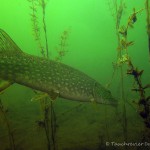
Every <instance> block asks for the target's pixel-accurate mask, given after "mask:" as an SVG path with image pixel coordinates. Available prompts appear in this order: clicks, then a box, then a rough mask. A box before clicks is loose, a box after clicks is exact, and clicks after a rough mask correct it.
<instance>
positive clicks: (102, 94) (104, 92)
mask: <svg viewBox="0 0 150 150" xmlns="http://www.w3.org/2000/svg"><path fill="white" fill-rule="evenodd" d="M93 93H94V99H95V101H96V102H97V103H100V104H106V105H112V106H117V105H118V102H117V100H116V99H115V98H114V97H113V96H112V94H111V92H110V91H109V90H108V89H106V88H104V87H103V86H102V85H100V84H99V83H97V82H96V83H95V87H94V91H93Z"/></svg>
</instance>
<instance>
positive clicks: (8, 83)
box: [0, 79, 13, 94]
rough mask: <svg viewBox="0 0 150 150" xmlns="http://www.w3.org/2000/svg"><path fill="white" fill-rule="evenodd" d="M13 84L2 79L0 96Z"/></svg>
mask: <svg viewBox="0 0 150 150" xmlns="http://www.w3.org/2000/svg"><path fill="white" fill-rule="evenodd" d="M12 84H13V82H11V81H6V80H2V79H0V94H1V93H2V92H3V91H4V90H5V89H7V88H8V87H9V86H10V85H12Z"/></svg>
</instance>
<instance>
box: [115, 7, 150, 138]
mask: <svg viewBox="0 0 150 150" xmlns="http://www.w3.org/2000/svg"><path fill="white" fill-rule="evenodd" d="M143 10H144V9H140V10H138V11H136V10H135V8H133V12H132V13H131V15H130V16H129V17H128V20H127V24H126V25H125V26H122V27H120V28H119V29H118V35H117V36H118V42H119V44H118V45H119V46H118V48H117V50H118V51H119V52H118V53H119V54H118V60H117V62H116V65H117V66H119V67H120V66H122V65H123V64H127V66H128V69H127V72H126V73H127V74H128V75H132V76H133V77H134V80H135V83H136V85H137V88H135V87H134V88H133V89H132V91H135V92H138V93H139V100H138V102H135V101H134V103H136V104H137V105H138V106H139V108H138V112H139V115H140V116H141V117H142V118H143V119H144V123H145V127H146V131H145V133H144V134H145V135H146V133H147V132H148V133H149V130H147V129H149V128H150V105H149V104H150V103H149V101H150V96H146V89H148V88H150V84H146V85H145V86H143V84H142V81H141V77H142V75H143V72H144V70H139V69H137V67H135V66H134V65H133V62H132V60H131V57H130V56H129V54H128V47H129V46H132V45H133V44H134V41H128V40H127V39H128V32H129V28H131V29H132V28H133V27H134V24H135V23H136V21H137V14H139V13H141V12H142V11H143ZM147 138H148V136H147ZM144 139H145V137H144ZM143 141H144V140H143Z"/></svg>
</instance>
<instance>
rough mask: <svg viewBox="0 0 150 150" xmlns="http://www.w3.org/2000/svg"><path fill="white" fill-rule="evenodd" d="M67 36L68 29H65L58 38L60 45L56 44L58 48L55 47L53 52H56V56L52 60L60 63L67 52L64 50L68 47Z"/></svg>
mask: <svg viewBox="0 0 150 150" xmlns="http://www.w3.org/2000/svg"><path fill="white" fill-rule="evenodd" d="M69 34H70V29H66V30H64V31H63V32H62V34H61V36H60V43H59V44H58V46H56V47H55V50H56V52H57V56H56V57H55V59H54V60H56V61H61V60H62V58H63V57H64V56H65V55H66V53H67V52H68V50H67V49H66V48H67V46H68V45H67V41H68V37H69Z"/></svg>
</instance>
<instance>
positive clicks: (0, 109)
mask: <svg viewBox="0 0 150 150" xmlns="http://www.w3.org/2000/svg"><path fill="white" fill-rule="evenodd" d="M7 111H8V110H7V109H6V108H5V107H4V105H3V103H2V100H1V99H0V120H2V121H3V122H4V124H5V125H6V128H7V132H8V137H9V143H10V149H11V150H15V149H16V146H15V140H14V135H13V132H12V130H11V127H10V123H9V120H8V118H7Z"/></svg>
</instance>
